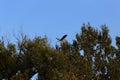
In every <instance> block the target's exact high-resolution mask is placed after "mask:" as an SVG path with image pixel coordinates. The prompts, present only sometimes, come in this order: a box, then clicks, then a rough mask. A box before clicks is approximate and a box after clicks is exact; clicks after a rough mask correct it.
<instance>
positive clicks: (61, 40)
mask: <svg viewBox="0 0 120 80" xmlns="http://www.w3.org/2000/svg"><path fill="white" fill-rule="evenodd" d="M66 37H67V35H66V34H65V35H64V36H63V37H62V38H61V39H59V38H56V39H57V40H58V41H60V42H63V41H64V39H65V38H66Z"/></svg>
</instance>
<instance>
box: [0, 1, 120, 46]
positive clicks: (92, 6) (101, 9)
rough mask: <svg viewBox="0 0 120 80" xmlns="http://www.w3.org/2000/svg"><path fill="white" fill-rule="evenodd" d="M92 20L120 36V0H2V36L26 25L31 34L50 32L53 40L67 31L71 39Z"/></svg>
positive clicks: (94, 25) (0, 19)
mask: <svg viewBox="0 0 120 80" xmlns="http://www.w3.org/2000/svg"><path fill="white" fill-rule="evenodd" d="M88 22H90V24H91V25H92V26H93V27H95V28H99V27H100V26H101V25H102V24H106V25H107V26H108V27H109V29H110V35H111V36H112V38H114V37H115V36H116V35H119V36H120V33H119V32H120V0H0V36H1V35H3V36H6V35H7V36H9V37H10V38H12V33H13V32H15V33H17V32H19V31H20V30H21V29H22V31H23V32H24V33H25V34H27V35H28V36H29V37H31V38H33V37H34V36H36V35H37V36H44V35H46V36H47V37H48V39H49V42H50V43H51V44H56V42H57V40H56V37H62V35H64V34H67V35H68V36H67V40H68V41H69V42H71V41H72V40H73V39H75V34H76V33H77V32H78V33H79V32H80V28H81V26H82V24H83V23H86V24H87V23H88Z"/></svg>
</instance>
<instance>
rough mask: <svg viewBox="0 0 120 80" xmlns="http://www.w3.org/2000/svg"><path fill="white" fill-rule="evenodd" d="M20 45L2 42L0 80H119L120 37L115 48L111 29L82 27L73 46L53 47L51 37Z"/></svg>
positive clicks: (19, 42)
mask: <svg viewBox="0 0 120 80" xmlns="http://www.w3.org/2000/svg"><path fill="white" fill-rule="evenodd" d="M16 39H17V43H16V44H13V43H10V42H8V43H7V44H6V43H5V42H4V40H3V39H2V40H1V42H0V80H2V79H8V80H29V79H30V78H31V77H32V76H33V75H34V74H36V73H38V80H119V75H120V64H119V63H120V37H119V36H117V37H116V46H113V45H112V40H111V37H110V35H109V29H108V28H107V27H106V25H102V26H101V30H98V29H95V28H93V27H92V26H91V25H90V24H87V25H85V24H84V25H83V26H82V27H81V33H77V34H76V39H75V40H73V42H72V43H69V42H67V41H66V42H63V43H61V44H60V45H56V47H55V48H53V47H51V46H50V45H49V43H48V39H47V37H35V38H34V39H30V38H28V37H27V36H26V35H24V34H21V37H19V38H16Z"/></svg>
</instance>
